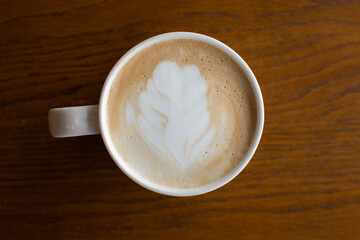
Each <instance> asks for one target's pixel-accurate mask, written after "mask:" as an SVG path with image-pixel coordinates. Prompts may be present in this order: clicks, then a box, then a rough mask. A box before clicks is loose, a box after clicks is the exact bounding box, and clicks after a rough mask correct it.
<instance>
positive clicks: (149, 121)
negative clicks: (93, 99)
mask: <svg viewBox="0 0 360 240" xmlns="http://www.w3.org/2000/svg"><path fill="white" fill-rule="evenodd" d="M207 88H208V87H207V84H206V82H205V80H204V78H203V77H202V76H201V74H200V71H199V69H198V67H197V66H195V65H187V66H185V67H183V68H180V66H179V65H178V64H177V63H176V62H169V61H164V62H161V63H160V64H158V65H157V66H156V68H155V70H154V72H153V77H152V78H150V79H149V80H148V81H147V84H146V90H144V91H142V92H141V93H140V96H139V99H138V104H139V107H140V110H141V114H139V115H138V116H136V115H135V111H134V108H133V106H132V105H131V104H130V103H129V102H127V104H126V121H127V124H128V125H129V126H131V125H134V126H135V127H136V130H137V131H138V133H139V134H140V135H141V136H142V137H143V139H144V140H145V141H146V142H147V144H148V145H149V146H150V147H151V148H153V149H154V150H155V151H157V152H161V154H163V155H164V156H165V159H168V160H176V161H177V163H179V165H180V166H181V167H184V168H186V167H188V166H190V165H191V164H192V163H193V162H194V161H196V160H198V159H199V155H200V154H201V153H202V152H203V151H204V149H205V148H206V147H207V146H208V145H209V143H210V142H211V140H212V138H213V137H214V133H215V128H214V127H212V126H210V112H209V111H208V109H207V107H208V100H207V97H206V93H207Z"/></svg>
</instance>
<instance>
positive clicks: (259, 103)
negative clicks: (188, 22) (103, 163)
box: [99, 32, 264, 196]
mask: <svg viewBox="0 0 360 240" xmlns="http://www.w3.org/2000/svg"><path fill="white" fill-rule="evenodd" d="M175 39H191V40H196V41H199V42H205V43H207V44H210V45H212V46H214V47H216V48H218V49H220V50H221V51H222V52H224V53H225V54H226V55H227V56H229V57H230V58H231V59H232V60H233V61H234V62H236V64H237V65H238V66H239V67H240V68H241V70H242V72H243V73H244V75H245V76H246V78H247V80H248V82H249V85H250V87H251V89H252V91H253V96H254V99H255V112H256V124H255V131H254V134H253V138H252V141H251V144H250V147H249V148H248V150H247V152H246V153H245V155H244V157H243V159H242V160H241V161H240V162H239V164H238V165H237V166H235V167H234V168H233V169H232V170H231V171H230V172H229V173H228V174H226V175H225V176H223V177H222V178H220V179H218V180H216V181H214V182H211V183H209V184H206V185H203V186H199V187H194V188H173V187H167V186H163V185H160V184H157V183H154V182H151V181H149V180H146V179H145V178H144V177H143V176H141V175H140V174H139V173H138V172H136V171H134V170H133V169H131V167H129V166H128V164H126V163H125V161H124V159H123V158H122V156H121V155H120V154H119V153H118V151H117V150H116V147H115V145H114V142H113V141H112V140H111V136H110V128H109V126H108V121H107V112H106V111H107V102H108V99H109V92H110V90H111V86H112V84H113V82H114V80H115V79H116V76H117V74H118V73H119V71H120V70H121V69H122V68H123V67H124V65H125V64H126V63H127V62H128V61H129V60H130V59H131V58H132V57H133V56H135V55H136V54H137V53H139V52H140V51H142V50H143V49H145V48H147V47H149V46H151V45H153V44H155V43H159V42H162V41H168V40H175ZM99 123H100V130H101V135H102V138H103V140H104V143H105V145H106V148H107V150H108V151H109V153H110V155H111V157H112V158H113V160H114V161H115V163H116V164H117V165H118V167H119V168H120V169H121V170H122V171H123V172H124V173H125V174H126V175H127V176H128V177H130V178H131V179H132V180H133V181H135V182H136V183H138V184H139V185H141V186H143V187H145V188H147V189H149V190H151V191H154V192H157V193H160V194H165V195H170V196H193V195H199V194H203V193H207V192H210V191H213V190H215V189H217V188H219V187H221V186H223V185H225V184H226V183H228V182H229V181H231V180H232V179H233V178H234V177H236V176H237V175H238V174H239V173H240V172H241V171H242V170H243V169H244V168H245V166H246V165H247V164H248V163H249V161H250V159H251V158H252V156H253V154H254V153H255V151H256V148H257V146H258V144H259V142H260V138H261V135H262V130H263V125H264V104H263V99H262V95H261V91H260V87H259V85H258V82H257V80H256V78H255V76H254V74H253V73H252V71H251V70H250V68H249V67H248V65H247V64H246V63H245V61H244V60H243V59H242V58H241V57H240V56H239V55H238V54H237V53H236V52H235V51H233V50H232V49H231V48H229V47H228V46H226V45H225V44H223V43H221V42H220V41H218V40H216V39H214V38H211V37H208V36H205V35H202V34H198V33H190V32H173V33H165V34H161V35H158V36H155V37H152V38H150V39H148V40H145V41H144V42H141V43H140V44H138V45H136V46H135V47H133V48H132V49H130V50H129V51H128V52H127V53H126V54H125V55H124V56H122V57H121V58H120V60H119V61H118V62H117V63H116V64H115V66H114V67H113V68H112V70H111V71H110V73H109V75H108V77H107V79H106V81H105V84H104V87H103V89H102V93H101V97H100V105H99Z"/></svg>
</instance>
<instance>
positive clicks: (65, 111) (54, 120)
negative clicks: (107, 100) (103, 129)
mask: <svg viewBox="0 0 360 240" xmlns="http://www.w3.org/2000/svg"><path fill="white" fill-rule="evenodd" d="M49 130H50V134H51V136H53V137H56V138H62V137H76V136H84V135H93V134H100V128H99V105H89V106H80V107H65V108H53V109H50V110H49Z"/></svg>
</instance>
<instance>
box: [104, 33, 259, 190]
mask: <svg viewBox="0 0 360 240" xmlns="http://www.w3.org/2000/svg"><path fill="white" fill-rule="evenodd" d="M254 103H255V100H254V95H253V93H252V90H251V87H250V86H249V83H248V81H247V78H246V76H245V74H244V73H243V71H242V69H241V68H240V67H239V66H238V65H237V64H236V63H235V61H234V60H232V59H231V58H230V57H229V56H228V55H227V54H226V53H224V52H223V51H221V50H220V49H218V48H216V47H214V46H212V45H209V44H207V43H204V42H200V41H196V40H191V39H176V40H166V41H163V42H158V43H155V44H152V45H150V46H147V47H144V49H141V50H139V52H137V53H136V54H135V55H133V56H131V57H130V58H129V59H128V60H127V61H126V63H125V64H124V66H122V67H121V69H120V70H119V72H117V75H116V78H115V79H114V81H113V83H112V84H111V88H110V90H109V96H108V100H107V106H106V121H107V124H108V128H109V135H110V138H111V142H112V144H113V147H114V149H115V150H116V153H117V154H118V158H120V159H121V161H122V163H123V164H124V165H126V167H127V168H128V169H129V171H132V172H133V173H134V174H136V175H137V177H139V178H142V179H143V180H144V181H148V182H151V183H153V184H158V185H163V186H167V187H174V188H192V187H199V186H203V185H206V184H210V183H213V182H214V181H217V180H219V179H220V178H222V177H223V176H225V175H226V174H228V173H229V172H231V171H232V170H233V169H234V168H235V167H236V166H237V165H238V164H239V163H241V161H242V160H243V159H244V156H245V154H246V153H247V151H248V149H249V146H250V144H251V141H252V138H253V134H254V131H255V123H256V114H255V108H254Z"/></svg>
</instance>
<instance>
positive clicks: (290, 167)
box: [0, 0, 360, 240]
mask: <svg viewBox="0 0 360 240" xmlns="http://www.w3.org/2000/svg"><path fill="white" fill-rule="evenodd" d="M179 30H182V31H194V32H200V33H204V34H207V35H210V36H213V37H215V38H217V39H219V40H221V41H223V42H225V43H226V44H228V45H229V46H230V47H232V48H233V49H234V50H235V51H237V52H238V53H239V54H240V55H241V56H242V57H243V58H244V60H245V61H246V62H247V63H248V64H249V66H250V67H251V68H252V69H253V72H254V74H255V75H256V77H257V79H258V81H259V84H260V87H261V89H262V93H263V97H264V102H265V110H266V120H265V128H264V133H263V137H262V140H261V143H260V146H259V148H258V151H257V152H256V154H255V156H254V157H253V159H252V161H251V162H250V164H249V165H248V166H247V167H246V169H245V170H244V171H243V173H242V174H240V175H239V176H238V177H237V178H236V179H235V180H233V181H232V182H231V183H229V184H227V185H226V186H224V187H222V188H221V189H219V190H217V191H214V192H212V193H208V194H205V195H202V196H197V197H190V198H174V197H167V196H163V195H159V194H155V193H152V192H150V191H148V190H146V189H143V188H142V187H140V186H138V185H136V184H135V183H133V182H132V181H131V180H130V179H129V178H128V177H126V176H125V175H124V174H123V173H122V172H121V171H120V170H119V169H118V168H117V167H116V165H115V164H114V163H113V161H112V159H111V158H110V156H109V155H108V153H107V151H106V149H105V147H104V145H103V142H102V140H101V138H100V136H89V137H79V138H71V139H53V138H51V137H50V136H49V133H48V126H47V112H48V110H49V109H50V108H54V107H62V106H72V105H86V104H97V103H98V100H99V94H100V91H101V88H102V84H103V82H104V80H105V78H106V76H107V73H108V72H109V70H110V69H111V67H112V66H113V64H114V63H115V62H116V61H117V60H118V59H119V57H120V56H121V55H123V54H124V53H125V52H126V51H127V50H128V49H130V48H131V47H132V46H134V45H135V44H137V43H139V42H140V41H142V40H144V39H146V38H148V37H151V36H154V35H157V34H160V33H164V32H169V31H179ZM0 33H1V34H0V52H1V56H0V59H1V60H0V73H1V75H0V138H1V142H0V236H1V237H0V238H1V239H4V240H5V239H245V240H247V239H301V240H303V239H360V80H359V79H360V2H359V1H321V0H319V1H310V0H309V1H286V0H281V1H280V0H279V1H271V2H270V1H232V2H230V1H226V2H222V1H215V0H214V1H211V2H210V1H194V0H191V1H138V0H132V1H115V0H109V1H102V0H87V1H84V0H82V1H49V2H48V1H40V0H39V1H25V0H23V1H22V0H7V1H1V5H0Z"/></svg>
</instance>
